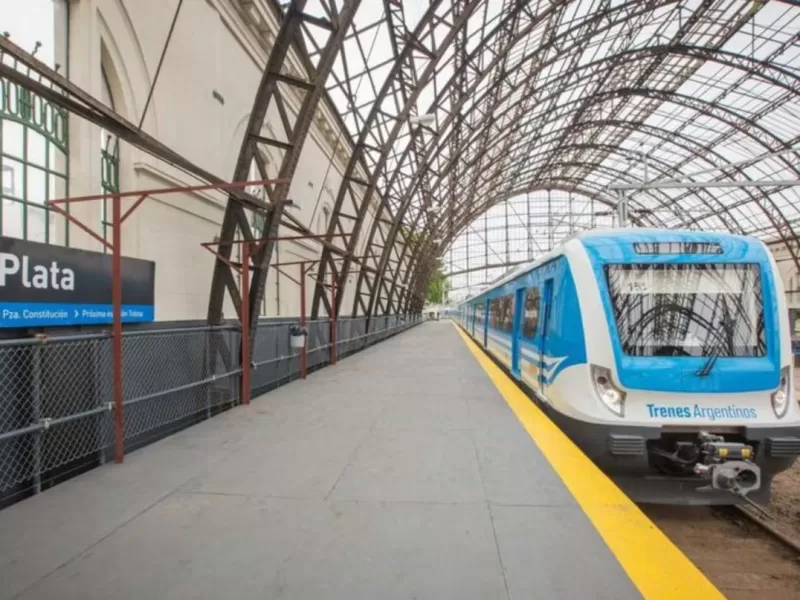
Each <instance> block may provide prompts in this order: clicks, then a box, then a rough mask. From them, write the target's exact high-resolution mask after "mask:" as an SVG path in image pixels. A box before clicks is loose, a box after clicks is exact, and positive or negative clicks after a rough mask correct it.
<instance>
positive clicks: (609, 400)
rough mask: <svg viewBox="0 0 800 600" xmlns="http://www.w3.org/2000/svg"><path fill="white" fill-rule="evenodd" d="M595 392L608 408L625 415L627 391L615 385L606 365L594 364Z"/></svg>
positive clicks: (616, 413) (620, 415) (593, 381)
mask: <svg viewBox="0 0 800 600" xmlns="http://www.w3.org/2000/svg"><path fill="white" fill-rule="evenodd" d="M591 372H592V384H593V385H594V392H595V394H597V397H598V398H599V399H600V402H602V403H603V404H605V406H606V408H607V409H608V410H610V411H611V412H613V413H614V414H615V415H617V416H619V417H623V416H625V392H623V391H622V390H621V389H619V388H618V387H617V386H615V385H614V382H613V380H612V379H611V371H610V370H609V369H607V368H606V367H598V366H596V365H592V369H591Z"/></svg>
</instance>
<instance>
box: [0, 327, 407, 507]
mask: <svg viewBox="0 0 800 600" xmlns="http://www.w3.org/2000/svg"><path fill="white" fill-rule="evenodd" d="M420 320H421V319H420V317H419V316H411V315H409V316H389V317H383V316H380V317H373V318H372V319H371V321H370V324H369V331H367V330H366V327H367V321H366V319H365V318H364V317H358V318H352V319H345V318H343V319H339V320H337V323H336V328H337V331H336V349H335V350H336V352H335V354H336V356H338V357H339V358H341V357H345V356H347V355H349V354H352V353H354V352H358V351H359V350H362V349H364V348H365V347H367V346H369V345H372V344H374V343H376V342H378V341H380V340H383V339H386V338H387V337H389V336H391V335H394V334H396V333H399V332H400V331H402V330H404V329H407V328H409V327H411V326H413V325H416V324H417V323H419V322H420ZM293 322H294V321H291V320H281V321H274V320H265V321H263V322H261V323H259V325H258V335H257V337H256V344H255V347H254V349H253V360H252V363H251V364H252V366H253V369H252V372H251V389H252V391H253V393H254V394H258V393H263V392H265V391H267V390H270V389H273V388H275V387H278V386H280V385H283V384H284V383H287V382H288V381H291V380H292V379H295V378H297V377H298V376H299V374H300V359H299V353H298V352H297V351H296V350H293V349H292V348H291V347H290V343H289V325H290V324H292V323H293ZM307 328H308V339H307V347H306V356H307V366H308V370H309V371H312V370H314V369H318V368H320V367H321V366H323V365H326V364H328V363H329V361H330V357H331V348H330V331H331V328H330V322H329V321H328V320H317V321H311V322H309V323H308V325H307ZM239 348H240V330H239V328H238V327H236V326H226V327H196V326H195V327H183V328H182V327H175V328H172V329H163V328H162V329H153V330H140V331H130V332H126V333H125V334H124V335H123V396H124V401H123V415H124V445H125V450H126V451H130V450H132V449H135V448H138V447H140V446H143V445H145V444H148V443H150V442H152V441H154V440H156V439H160V438H162V437H164V436H166V435H169V434H170V433H173V432H175V431H177V430H179V429H182V428H184V427H187V426H189V425H191V424H193V423H196V422H199V421H201V420H204V419H207V418H209V417H211V416H213V415H215V414H217V413H219V412H221V411H223V410H226V409H228V408H230V407H233V406H236V405H237V404H239V402H240V395H241V390H240V375H241V372H242V369H241V363H240V360H239V359H240V351H239ZM112 376H113V375H112V352H111V338H110V337H109V336H108V335H107V334H87V335H72V336H64V337H38V338H31V339H25V340H4V341H0V508H1V507H3V506H4V505H7V504H10V503H13V502H15V501H16V500H19V499H20V498H22V497H25V496H27V495H29V494H32V493H37V492H39V491H41V490H42V489H43V488H46V487H49V486H51V485H53V484H54V483H57V482H58V481H61V480H63V479H66V478H69V477H70V476H72V475H74V474H76V473H78V472H81V471H84V470H86V469H88V468H91V467H93V466H96V465H98V464H102V463H103V462H105V461H106V460H109V458H110V457H112V456H113V452H112V449H113V444H114V430H113V417H114V414H113V413H114V405H113V402H112Z"/></svg>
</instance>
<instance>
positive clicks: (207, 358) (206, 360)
mask: <svg viewBox="0 0 800 600" xmlns="http://www.w3.org/2000/svg"><path fill="white" fill-rule="evenodd" d="M211 335H212V332H211V330H208V331H206V334H205V336H203V338H204V344H203V369H202V371H201V372H202V375H203V379H208V378H209V377H211V374H212V369H213V367H212V365H211V347H210V346H211ZM213 392H214V382H213V381H212V382H209V383H207V384H206V419H210V418H211V395H212V394H213Z"/></svg>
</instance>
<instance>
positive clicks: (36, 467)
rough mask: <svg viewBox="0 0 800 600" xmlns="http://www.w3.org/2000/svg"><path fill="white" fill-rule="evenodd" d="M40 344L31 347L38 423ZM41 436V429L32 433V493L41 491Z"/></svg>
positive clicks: (34, 410)
mask: <svg viewBox="0 0 800 600" xmlns="http://www.w3.org/2000/svg"><path fill="white" fill-rule="evenodd" d="M41 351H42V345H41V343H40V344H36V345H35V346H34V347H33V365H32V367H33V369H32V370H33V374H32V375H33V381H32V382H31V388H32V390H31V391H32V392H33V422H34V423H38V422H39V421H40V420H41V418H42V355H41ZM42 436H43V432H42V431H41V430H39V431H37V432H36V433H34V434H33V493H34V494H38V493H39V492H41V491H42Z"/></svg>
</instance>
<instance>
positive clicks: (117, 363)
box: [111, 196, 125, 463]
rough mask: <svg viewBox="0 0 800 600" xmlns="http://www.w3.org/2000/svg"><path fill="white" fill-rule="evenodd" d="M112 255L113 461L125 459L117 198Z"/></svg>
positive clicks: (115, 197) (120, 222) (120, 229)
mask: <svg viewBox="0 0 800 600" xmlns="http://www.w3.org/2000/svg"><path fill="white" fill-rule="evenodd" d="M113 200H114V201H113V204H114V208H113V219H112V221H113V238H114V241H113V242H112V246H113V247H114V248H113V253H112V259H111V270H112V284H111V288H112V289H111V296H112V302H113V304H114V310H113V312H114V322H113V325H112V331H113V333H114V340H113V344H114V348H113V354H114V377H113V379H114V460H115V461H116V462H118V463H121V462H122V461H123V460H124V458H125V426H124V420H123V415H122V394H123V388H122V213H121V207H120V203H121V202H122V199H121V198H120V197H119V196H114V198H113Z"/></svg>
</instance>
